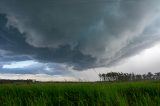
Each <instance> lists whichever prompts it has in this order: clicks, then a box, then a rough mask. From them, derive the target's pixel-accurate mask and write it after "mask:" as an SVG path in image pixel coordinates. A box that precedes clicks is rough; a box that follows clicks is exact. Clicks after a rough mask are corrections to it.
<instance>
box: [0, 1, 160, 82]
mask: <svg viewBox="0 0 160 106" xmlns="http://www.w3.org/2000/svg"><path fill="white" fill-rule="evenodd" d="M159 54H160V1H159V0H67V1H66V0H45V1H44V0H21V1H20V0H0V79H36V80H41V81H48V80H49V81H50V80H52V81H96V80H99V79H98V73H107V72H111V71H112V72H127V73H132V72H133V73H138V74H145V73H147V72H153V73H154V72H159V66H160V55H159Z"/></svg>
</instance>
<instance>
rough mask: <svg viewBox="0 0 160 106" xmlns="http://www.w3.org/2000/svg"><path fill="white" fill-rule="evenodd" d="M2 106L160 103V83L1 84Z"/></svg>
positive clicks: (144, 105)
mask: <svg viewBox="0 0 160 106" xmlns="http://www.w3.org/2000/svg"><path fill="white" fill-rule="evenodd" d="M0 106H160V82H157V81H156V82H155V81H145V82H121V83H37V84H1V85H0Z"/></svg>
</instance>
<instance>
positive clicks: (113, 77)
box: [99, 72, 160, 81]
mask: <svg viewBox="0 0 160 106" xmlns="http://www.w3.org/2000/svg"><path fill="white" fill-rule="evenodd" d="M99 78H100V81H141V80H160V72H158V73H154V74H152V73H151V72H148V73H147V74H142V75H141V74H134V73H122V72H120V73H119V72H109V73H106V74H105V73H102V74H99Z"/></svg>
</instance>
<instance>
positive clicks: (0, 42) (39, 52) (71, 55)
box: [0, 14, 95, 69]
mask: <svg viewBox="0 0 160 106" xmlns="http://www.w3.org/2000/svg"><path fill="white" fill-rule="evenodd" d="M0 19H1V22H0V27H1V29H0V48H1V49H3V50H6V51H9V53H3V55H1V57H2V58H1V59H2V60H3V61H5V60H8V61H12V60H14V61H18V60H19V58H21V59H22V60H23V59H24V60H25V59H26V60H27V59H31V58H34V59H37V60H39V61H41V62H56V63H64V64H68V65H70V66H74V68H75V69H83V68H89V67H91V66H92V64H94V61H95V59H94V58H92V57H91V56H89V55H83V54H82V53H81V52H80V51H79V50H78V49H76V48H75V49H71V48H70V46H69V45H64V46H59V48H44V47H41V48H36V47H33V46H31V45H29V44H28V43H26V41H25V37H24V36H23V35H24V34H21V33H20V32H19V31H18V30H17V29H16V28H14V27H12V26H10V27H8V28H7V27H6V23H7V19H6V16H5V15H4V14H3V15H0ZM19 55H21V56H19Z"/></svg>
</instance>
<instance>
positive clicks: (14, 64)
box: [2, 60, 38, 69]
mask: <svg viewBox="0 0 160 106" xmlns="http://www.w3.org/2000/svg"><path fill="white" fill-rule="evenodd" d="M35 64H38V62H36V61H34V60H27V61H18V62H12V63H10V64H4V65H3V66H2V68H8V69H14V68H26V67H29V66H31V65H35Z"/></svg>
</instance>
